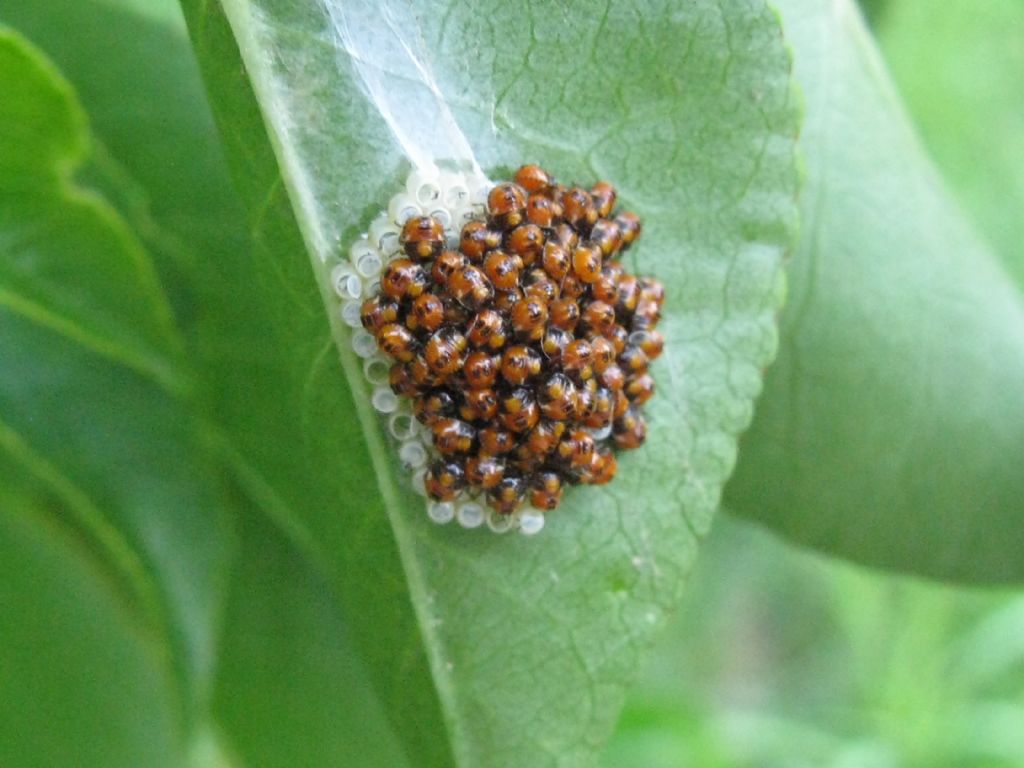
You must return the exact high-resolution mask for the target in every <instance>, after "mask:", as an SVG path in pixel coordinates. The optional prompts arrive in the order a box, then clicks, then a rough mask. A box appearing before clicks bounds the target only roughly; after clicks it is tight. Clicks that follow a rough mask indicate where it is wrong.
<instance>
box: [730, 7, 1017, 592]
mask: <svg viewBox="0 0 1024 768" xmlns="http://www.w3.org/2000/svg"><path fill="white" fill-rule="evenodd" d="M780 6H781V8H782V10H783V18H784V20H785V28H786V33H787V36H788V38H789V39H790V40H791V41H792V43H793V45H794V48H795V50H796V58H795V60H796V74H797V77H798V80H799V81H800V82H801V83H802V85H803V88H804V91H805V93H806V98H807V124H806V127H805V130H804V132H803V145H804V151H805V156H806V164H807V170H808V179H807V186H806V189H805V191H804V193H803V198H802V201H803V202H802V206H803V214H804V216H803V234H802V238H801V242H800V244H799V247H798V249H797V252H796V254H795V256H794V259H793V264H792V271H791V275H790V276H791V292H790V301H789V308H788V310H787V312H786V313H785V314H784V316H783V324H782V329H781V335H782V339H783V342H782V346H781V349H780V353H779V359H778V361H777V363H776V365H775V367H774V368H773V369H772V370H771V372H770V373H769V375H768V379H767V383H766V386H765V394H764V397H763V398H762V400H761V403H760V407H759V409H758V412H757V417H756V419H755V421H754V425H753V427H752V429H751V431H750V432H749V433H748V434H747V435H746V436H745V438H744V443H743V450H742V452H741V460H740V462H739V465H738V467H737V470H736V474H735V476H734V478H733V480H732V481H731V482H730V484H729V486H728V489H727V493H726V499H725V500H726V504H727V505H728V506H729V508H731V509H732V510H733V511H735V512H737V513H739V514H741V515H743V516H745V517H748V518H751V519H754V520H758V521H760V522H763V523H765V524H766V525H769V526H771V527H773V528H775V529H777V530H779V531H780V532H782V533H784V534H785V535H786V536H788V537H790V538H792V539H793V540H795V541H798V542H800V543H803V544H807V545H810V546H813V547H816V548H820V549H823V550H825V551H828V552H832V553H836V554H840V555H842V556H845V557H849V558H853V559H856V560H859V561H861V562H864V563H868V564H871V565H876V566H883V567H888V568H894V569H898V570H904V571H912V572H916V573H920V574H925V575H930V576H935V577H940V578H951V579H963V580H968V581H980V582H1007V581H1014V580H1019V579H1020V578H1021V577H1022V576H1024V547H1022V544H1024V539H1022V538H1021V537H1020V536H1019V535H1018V532H1019V531H1020V530H1021V527H1022V525H1024V473H1021V471H1020V460H1019V457H1020V456H1021V455H1022V454H1024V390H1022V386H1021V385H1022V383H1024V305H1022V301H1021V296H1020V293H1019V292H1018V290H1017V289H1016V288H1015V287H1014V285H1013V284H1012V282H1011V281H1010V280H1009V278H1008V277H1007V275H1006V274H1005V273H1004V272H1003V271H1002V270H1001V269H1000V267H999V265H998V264H997V263H996V261H995V259H994V258H993V256H992V255H991V253H989V252H988V251H987V250H986V249H985V247H984V246H983V245H982V244H981V243H980V242H979V240H978V238H977V236H976V235H975V233H974V232H973V230H972V229H971V228H970V227H969V226H968V225H967V224H966V223H965V221H964V219H963V217H962V216H961V214H960V212H959V211H958V210H957V208H956V206H955V204H954V203H953V202H952V201H951V200H950V198H949V196H948V195H947V193H946V192H945V191H944V190H943V188H942V185H941V183H940V182H939V180H938V178H937V175H936V173H935V171H934V169H933V168H932V166H931V164H930V163H929V162H928V160H927V159H926V158H925V156H924V154H923V152H922V150H921V148H920V146H919V144H918V142H917V141H916V139H915V137H914V135H913V133H912V131H911V129H910V128H909V126H908V124H907V120H906V117H905V115H904V113H903V111H902V109H901V107H900V105H899V102H898V99H897V96H896V94H895V93H894V91H893V88H892V86H891V83H890V81H889V78H888V76H887V74H886V72H885V69H884V67H883V65H882V63H881V62H880V60H879V58H878V55H877V52H876V50H875V48H874V45H873V43H872V41H871V39H870V38H869V36H868V34H867V32H866V30H865V29H864V27H863V24H862V22H861V20H860V18H859V16H858V15H857V11H856V8H855V7H854V6H853V5H852V4H851V3H850V2H846V1H844V2H838V3H829V4H824V3H818V2H811V0H784V1H783V2H782V3H780Z"/></svg>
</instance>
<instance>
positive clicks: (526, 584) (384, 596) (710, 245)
mask: <svg viewBox="0 0 1024 768" xmlns="http://www.w3.org/2000/svg"><path fill="white" fill-rule="evenodd" d="M184 7H185V9H186V16H187V18H188V20H189V26H190V29H191V32H192V35H193V38H194V41H195V45H196V49H197V52H198V54H199V58H200V62H201V64H202V66H203V70H204V75H205V76H206V79H207V82H208V85H209V87H210V88H211V92H212V94H213V95H214V98H213V103H214V105H215V111H216V112H217V113H218V117H219V121H220V123H221V129H222V135H223V136H224V138H225V142H226V145H227V146H228V148H229V156H230V157H231V158H232V162H233V164H234V166H235V171H236V177H237V178H238V179H239V186H240V188H241V189H242V190H243V193H244V195H245V197H246V198H247V200H248V202H249V205H250V209H251V210H252V211H254V212H255V213H254V214H253V219H252V224H253V227H254V230H255V234H256V239H257V241H258V242H259V243H260V246H261V253H259V254H258V255H256V257H255V258H254V259H253V260H252V261H251V262H249V263H247V265H246V268H245V270H244V271H242V272H240V273H239V277H241V276H243V275H244V277H245V279H244V280H237V281H236V282H235V283H233V284H231V296H232V300H233V301H238V302H240V303H245V305H246V306H249V307H250V308H251V309H252V310H253V311H252V312H245V313H243V314H244V316H245V317H246V322H247V325H248V326H249V328H250V331H251V334H252V337H253V339H254V340H255V339H257V338H258V339H259V342H260V343H259V345H258V346H257V345H256V344H255V343H253V344H252V345H247V354H248V355H249V356H250V359H249V360H248V368H247V369H246V374H245V378H246V380H247V381H248V382H249V383H250V385H251V389H250V390H248V391H247V398H246V399H245V400H244V403H245V407H244V412H245V413H244V414H240V415H239V419H238V420H237V422H235V423H234V424H233V426H232V435H233V437H234V439H235V441H236V444H237V447H238V449H239V456H240V459H241V460H243V461H244V463H245V464H246V466H248V467H249V468H250V469H251V470H252V475H251V477H252V479H253V483H254V487H256V486H258V487H259V488H262V489H263V491H264V499H265V500H266V501H267V502H268V503H269V505H270V506H271V507H273V508H274V509H275V510H276V517H277V519H278V522H279V523H280V524H281V526H282V527H283V528H284V529H286V530H289V531H291V532H292V535H293V536H294V537H295V540H296V541H302V542H305V544H304V546H305V547H306V549H305V551H306V552H307V555H308V556H310V557H313V558H315V559H316V560H318V561H320V562H322V563H323V564H324V566H325V567H326V568H327V569H328V571H329V572H330V573H331V574H332V577H331V581H332V584H333V585H334V587H335V588H336V589H337V591H338V594H339V600H340V603H341V605H342V607H343V610H344V613H345V616H346V623H347V625H348V626H349V627H350V629H351V633H352V636H353V640H354V642H355V643H356V645H357V646H358V647H360V648H361V650H362V652H363V654H364V656H365V657H366V658H367V659H368V660H369V664H370V669H371V673H372V679H373V680H374V682H375V684H376V686H377V690H378V691H379V693H380V698H381V701H382V703H384V704H385V706H386V707H387V708H388V710H389V712H390V714H391V716H392V717H393V718H394V719H395V722H396V729H395V730H396V731H397V732H398V733H400V734H401V736H402V738H403V739H404V740H405V742H406V747H407V749H406V751H407V754H408V755H410V756H413V757H414V758H415V759H416V760H417V761H418V764H423V765H435V764H436V765H441V764H448V763H449V762H450V761H451V758H450V757H449V755H447V754H446V752H447V750H446V748H444V747H441V746H439V744H442V743H443V742H442V740H441V739H440V738H439V736H438V734H439V732H440V731H441V730H442V729H447V731H448V732H449V733H450V735H451V744H452V749H453V750H454V753H455V755H454V759H455V762H457V763H458V764H460V765H480V764H487V765H494V766H502V765H531V766H539V765H555V764H559V765H586V764H590V763H591V762H592V761H593V759H594V756H595V754H596V752H597V750H598V749H599V747H600V745H601V743H602V742H603V739H604V738H605V737H606V735H607V733H608V730H609V728H610V727H611V724H612V722H613V720H614V718H615V715H616V713H617V711H618V708H619V706H620V704H621V701H622V696H623V691H624V689H625V687H626V685H627V684H628V682H629V681H630V680H631V679H632V677H633V674H634V670H635V668H636V665H637V663H638V662H639V660H640V658H641V656H642V653H643V650H644V648H645V647H646V646H647V645H648V644H649V643H650V640H651V637H652V635H653V633H654V631H655V630H656V629H657V628H658V627H659V626H660V625H661V624H662V623H663V621H664V617H665V615H666V613H667V611H669V610H670V609H671V607H672V606H673V604H674V603H675V601H676V599H677V597H678V595H679V593H680V590H681V588H682V585H683V581H684V579H685V575H686V573H687V572H688V570H689V568H690V564H691V562H692V558H693V556H694V553H695V550H696V543H697V537H698V536H699V535H700V534H701V533H703V532H704V531H705V530H706V529H707V526H708V524H709V521H710V517H711V514H712V512H713V511H714V509H715V508H716V506H717V502H718V495H719V490H720V484H721V483H722V481H723V480H724V478H725V477H726V476H727V475H728V473H729V471H730V469H731V467H732V464H733V461H734V457H735V435H736V433H737V432H738V431H739V430H741V429H742V428H743V427H744V426H745V425H746V424H747V423H748V421H749V418H750V414H751V410H752V399H753V397H754V396H755V395H756V394H757V392H758V390H759V388H760V381H761V375H760V371H761V368H762V367H763V366H764V365H765V364H766V363H767V362H768V361H769V360H770V358H771V355H772V352H773V350H774V346H775V339H776V335H775V330H774V322H773V316H774V312H775V310H776V308H777V306H778V304H779V302H780V300H781V286H782V276H781V270H780V263H781V254H782V251H783V250H784V248H785V247H786V244H787V242H788V241H789V238H790V233H791V227H792V222H793V215H792V214H793V196H794V192H795V184H796V180H795V174H794V171H793V162H792V151H793V137H794V134H795V115H794V108H793V104H792V102H791V98H790V90H789V82H788V68H789V64H788V60H787V57H786V54H785V52H784V50H783V48H782V45H781V39H780V37H779V32H778V28H777V20H776V19H775V17H774V16H773V15H772V14H771V13H770V12H769V11H768V10H767V9H766V8H765V7H764V6H763V5H762V4H760V3H757V2H727V3H722V4H711V3H697V4H693V5H692V6H687V8H686V9H678V8H675V7H667V6H665V7H663V6H658V5H656V4H650V5H648V6H645V7H644V8H643V9H637V8H627V7H619V6H612V7H609V8H605V7H600V8H597V7H593V6H584V7H579V8H576V7H574V8H573V9H572V11H571V12H569V11H567V10H565V9H563V8H560V7H555V6H553V5H551V6H548V5H536V6H531V7H530V8H528V9H526V10H525V11H521V10H517V9H513V8H511V7H506V6H503V5H501V4H488V5H486V6H475V7H474V8H472V9H470V8H468V7H463V6H459V5H451V6H444V7H437V8H435V9H433V10H432V11H431V12H430V13H422V12H413V11H412V9H411V8H409V7H406V6H403V5H400V4H387V5H385V6H379V8H377V7H371V6H370V5H358V4H355V5H351V6H345V8H342V7H341V6H340V5H338V4H334V3H320V2H304V3H298V4H297V3H283V2H273V1H270V2H257V3H235V2H227V3H224V4H223V6H222V7H220V6H218V5H216V4H209V5H204V4H199V3H193V2H186V3H184ZM222 14H226V15H222ZM229 31H230V32H232V33H233V36H234V38H235V40H236V41H237V48H238V51H240V57H241V61H240V62H239V60H238V58H237V56H238V53H236V51H235V50H234V49H233V45H232V42H231V38H230V37H228V36H227V33H228V32H229ZM580 61H583V62H585V66H582V67H581V66H579V62H580ZM243 67H244V69H243ZM243 72H244V74H245V75H247V78H248V79H245V78H243V76H242V73H243ZM426 72H429V77H427V76H426V75H425V74H424V73H426ZM553 78H554V79H553ZM597 83H600V84H601V85H600V87H599V90H598V93H599V94H600V98H595V97H594V95H593V93H594V91H593V90H591V89H593V88H595V87H597V86H596V85H595V84H597ZM250 87H251V88H252V89H253V91H254V92H255V95H256V98H257V100H258V101H257V103H258V104H259V108H260V110H261V113H256V112H255V111H254V104H253V101H252V97H251V94H250V93H249V90H248V89H249V88H250ZM264 125H265V127H264ZM453 126H454V127H457V128H458V129H459V131H458V133H455V132H453V130H452V128H453ZM268 138H269V145H270V146H272V147H273V149H274V151H275V155H274V156H273V158H271V157H270V156H269V155H268V154H267V149H268V144H267V140H268ZM403 148H404V149H403ZM467 148H468V149H470V150H471V152H472V153H473V156H474V157H475V159H476V160H477V161H478V162H480V163H481V165H482V166H483V167H484V168H485V169H486V170H488V171H489V172H492V173H498V172H502V171H503V172H506V173H507V172H508V171H509V170H510V169H512V168H514V167H515V166H517V165H518V164H520V163H522V162H526V161H537V162H541V163H544V164H546V165H548V166H549V167H551V168H552V169H554V170H555V171H556V172H557V173H558V174H559V175H560V176H562V177H564V178H567V179H574V178H576V179H579V180H581V181H588V180H593V179H596V178H598V177H607V178H609V179H611V180H613V181H614V182H615V183H616V184H617V185H618V186H619V187H620V190H621V192H622V195H623V198H624V200H625V203H626V205H627V206H629V207H631V208H633V209H635V210H637V211H638V212H639V213H640V214H641V215H642V216H643V217H644V219H645V222H646V225H647V230H646V234H645V236H644V243H643V246H642V247H641V248H639V250H638V251H637V256H636V264H634V265H633V266H634V267H636V268H637V269H638V270H639V271H640V272H642V273H653V274H655V275H657V276H658V277H659V278H660V279H661V280H663V281H664V282H665V283H666V285H667V286H668V288H669V291H670V298H669V300H668V309H667V313H666V314H667V316H666V319H665V320H664V321H663V322H664V323H665V326H666V328H665V331H666V335H667V336H668V338H669V339H670V342H669V346H668V350H667V351H666V354H665V356H664V359H663V360H661V361H659V364H658V365H657V366H656V370H655V377H656V380H657V383H658V385H659V387H660V388H661V391H662V394H661V397H660V398H658V399H656V401H655V402H654V403H653V404H652V406H653V407H652V408H651V409H650V414H651V423H652V430H651V434H650V437H649V440H648V445H646V446H645V448H644V449H643V450H642V451H639V452H637V454H636V455H634V456H624V457H623V459H622V462H621V464H620V477H619V479H617V480H616V482H615V483H614V484H613V485H612V486H610V487H609V488H608V490H605V491H602V490H597V489H579V490H577V491H576V492H574V493H573V494H572V496H571V498H570V499H568V500H567V502H566V504H565V505H564V508H563V509H560V510H559V513H558V514H557V515H555V516H553V517H552V519H551V521H550V522H549V525H548V527H547V528H546V529H545V531H544V533H543V534H542V535H541V536H538V537H536V538H535V539H532V540H527V539H525V538H522V537H512V538H499V537H495V536H492V535H490V534H489V533H487V532H481V531H461V530H452V529H447V528H446V529H442V528H437V527H434V526H432V525H431V524H430V523H429V522H428V521H427V519H426V517H425V515H424V510H423V502H422V500H421V499H419V498H418V497H416V496H415V495H413V494H412V493H411V491H410V490H409V489H408V487H407V485H406V484H405V482H404V481H403V479H402V475H401V473H400V472H399V471H398V469H397V462H396V461H395V460H394V458H393V454H392V450H391V447H390V446H389V445H388V443H387V442H386V439H385V436H384V434H383V431H382V430H381V425H380V424H379V423H378V421H377V420H376V418H375V417H373V415H372V411H371V409H370V408H369V406H368V403H367V393H366V391H365V389H364V386H363V384H362V381H361V373H360V371H359V369H358V367H357V365H356V361H355V360H354V359H353V356H352V354H351V352H350V351H349V346H348V338H347V336H346V331H345V330H344V329H343V328H342V327H341V326H340V323H339V322H338V321H337V318H336V317H332V322H331V327H330V328H329V327H328V325H327V323H326V322H325V319H324V317H325V315H324V307H323V303H322V300H321V299H320V297H319V296H317V293H318V292H320V293H323V294H326V293H327V286H326V271H327V268H326V266H325V265H326V263H327V261H328V260H329V259H331V258H333V257H335V256H336V255H338V253H339V252H340V249H342V248H344V247H345V246H346V244H347V243H348V242H349V241H350V240H351V239H352V238H353V237H354V236H355V235H357V234H358V233H359V232H360V231H361V230H362V229H363V228H364V227H365V226H366V225H367V224H368V222H369V220H370V219H371V218H372V216H373V215H374V213H375V211H376V210H379V208H380V207H381V206H382V205H384V204H385V203H386V201H387V199H388V197H389V196H390V195H391V194H392V193H393V192H394V191H395V190H396V187H397V185H398V184H399V182H400V179H402V178H403V177H404V175H405V173H406V172H407V170H408V168H409V160H408V159H407V158H406V156H405V154H406V153H410V154H411V155H413V156H414V157H421V156H435V155H438V154H440V153H445V152H451V153H455V152H459V151H464V150H465V149H467ZM462 159H465V158H462ZM278 169H280V173H281V174H282V175H283V179H284V183H283V186H282V185H281V183H280V182H279V178H278ZM292 212H294V216H295V219H294V223H293V221H292V219H291V216H292ZM296 224H297V225H298V227H299V229H300V230H301V232H302V235H303V238H304V241H305V244H306V246H307V247H308V249H309V251H310V254H311V256H312V263H313V271H314V273H315V274H316V278H317V281H318V282H319V288H318V287H317V284H316V283H315V282H314V281H313V279H312V277H311V275H310V267H309V258H308V257H307V256H304V255H303V254H301V253H300V246H299V245H298V244H297V243H296V241H295V231H296V230H295V225H296ZM222 277H223V276H222ZM218 285H219V286H225V285H226V283H224V282H221V283H219V284H218ZM222 290H224V289H223V288H222ZM245 293H249V294H250V295H248V296H246V295H242V296H239V294H245ZM335 342H337V347H338V348H339V349H340V350H341V355H340V357H341V369H339V366H338V362H337V360H338V356H337V353H336V352H335ZM254 355H255V360H256V361H257V362H260V363H263V362H265V365H262V366H260V367H259V368H253V359H252V358H253V356H254ZM346 380H347V381H348V382H349V386H346ZM270 393H273V398H272V399H273V411H270V409H269V400H270V399H271V394H270ZM250 398H255V400H252V399H250ZM264 398H266V399H264ZM264 403H266V405H264ZM246 415H247V418H248V421H246V419H245V418H243V417H244V416H246ZM389 524H390V526H389ZM392 535H393V536H394V542H395V543H390V542H391V537H392ZM399 557H400V561H399ZM403 569H404V576H403V573H402V570H403ZM417 625H418V628H419V629H417ZM420 633H422V634H420ZM424 648H425V655H420V654H421V653H423V651H422V649H424ZM428 673H429V677H428ZM431 679H432V681H433V684H434V685H436V691H437V693H436V694H435V688H434V685H431V682H430V681H431ZM438 703H439V705H440V706H438Z"/></svg>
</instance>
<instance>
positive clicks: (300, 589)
mask: <svg viewBox="0 0 1024 768" xmlns="http://www.w3.org/2000/svg"><path fill="white" fill-rule="evenodd" d="M246 521H247V523H246V527H245V529H244V530H243V531H242V548H241V557H240V558H239V566H240V567H239V568H238V569H237V570H236V572H235V577H234V579H233V582H232V588H231V593H230V600H229V601H228V606H227V611H226V616H225V626H227V627H229V628H230V631H228V632H227V633H226V634H225V636H224V645H223V647H222V649H221V659H222V662H221V666H220V669H219V672H218V685H217V699H216V701H215V706H214V709H215V711H216V713H217V716H218V719H219V721H220V724H221V726H222V727H223V729H224V730H225V731H226V732H227V733H228V734H230V735H231V738H232V740H233V742H234V745H235V747H236V748H237V750H238V752H239V754H240V755H241V756H242V757H243V758H244V759H245V762H244V764H245V765H252V766H260V768H277V767H280V768H293V766H296V765H310V766H314V765H315V766H317V768H331V766H337V767H338V768H345V767H346V766H354V765H358V766H359V767H360V768H378V767H379V768H402V767H403V766H405V765H406V763H405V761H404V759H403V757H402V752H401V748H400V746H399V742H398V740H397V739H396V737H395V734H394V733H393V732H392V731H391V729H390V728H389V727H388V724H387V720H386V718H385V716H384V714H383V711H382V710H381V708H380V704H379V703H378V702H377V700H376V698H375V696H374V694H373V691H372V689H371V688H370V685H369V683H368V681H367V680H366V677H365V668H364V666H363V665H362V664H361V662H360V661H359V659H358V657H357V656H355V655H354V654H353V652H352V645H351V643H350V642H349V641H348V638H347V633H348V632H347V628H346V627H345V625H344V623H343V622H342V621H341V619H340V617H339V616H338V614H337V608H336V605H335V602H334V599H333V597H332V595H331V590H330V588H329V586H328V585H327V584H326V583H325V582H324V581H323V579H322V578H321V577H320V575H318V574H317V573H316V572H315V571H314V570H313V569H312V568H311V567H310V563H309V562H308V561H307V560H306V558H304V557H303V556H302V554H301V553H300V552H298V551H296V550H295V548H294V547H292V546H290V544H289V543H288V542H287V540H286V539H285V538H284V537H282V536H281V534H280V532H279V531H277V530H275V529H274V528H273V527H272V526H271V524H270V522H269V521H268V520H267V519H266V518H265V517H263V516H260V515H258V514H253V515H250V516H248V517H247V518H246Z"/></svg>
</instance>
